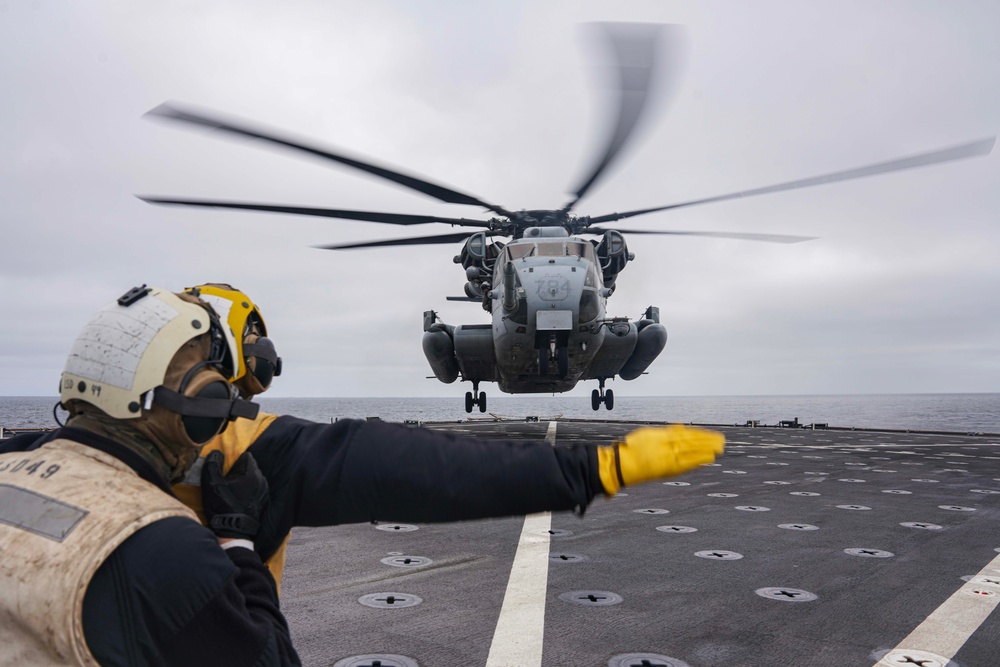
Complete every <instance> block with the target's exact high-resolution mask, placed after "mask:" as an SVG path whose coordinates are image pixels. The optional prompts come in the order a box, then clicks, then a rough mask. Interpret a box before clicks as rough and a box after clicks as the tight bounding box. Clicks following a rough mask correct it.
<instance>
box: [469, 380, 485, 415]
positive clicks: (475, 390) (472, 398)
mask: <svg viewBox="0 0 1000 667" xmlns="http://www.w3.org/2000/svg"><path fill="white" fill-rule="evenodd" d="M476 405H478V406H479V411H480V412H486V392H485V391H479V382H477V381H475V380H473V382H472V391H467V392H465V411H466V412H472V408H473V406H476Z"/></svg>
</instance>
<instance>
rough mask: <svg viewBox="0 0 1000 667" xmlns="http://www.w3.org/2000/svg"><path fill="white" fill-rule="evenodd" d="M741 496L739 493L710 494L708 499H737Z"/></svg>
mask: <svg viewBox="0 0 1000 667" xmlns="http://www.w3.org/2000/svg"><path fill="white" fill-rule="evenodd" d="M739 495H740V494H738V493H710V494H708V497H709V498H736V497H738V496H739Z"/></svg>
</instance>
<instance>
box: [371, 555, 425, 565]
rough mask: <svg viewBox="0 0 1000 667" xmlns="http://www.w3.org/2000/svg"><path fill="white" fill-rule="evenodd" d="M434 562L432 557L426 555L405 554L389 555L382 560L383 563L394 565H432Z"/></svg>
mask: <svg viewBox="0 0 1000 667" xmlns="http://www.w3.org/2000/svg"><path fill="white" fill-rule="evenodd" d="M433 562H434V561H432V560H431V559H430V558H425V557H424V556H403V555H399V556H389V557H388V558H383V559H382V560H381V563H382V564H383V565H392V566H393V567H424V566H426V565H431V564H432V563H433Z"/></svg>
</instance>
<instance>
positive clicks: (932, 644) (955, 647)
mask: <svg viewBox="0 0 1000 667" xmlns="http://www.w3.org/2000/svg"><path fill="white" fill-rule="evenodd" d="M984 579H985V580H986V581H984ZM996 581H1000V556H997V557H996V558H994V559H993V560H992V561H990V562H989V563H988V564H987V565H986V567H984V568H983V569H982V570H980V571H979V574H978V575H976V577H975V578H974V579H973V580H972V581H969V582H968V583H966V584H965V585H964V586H962V587H961V588H959V589H958V590H957V591H955V593H954V594H952V596H951V597H950V598H948V599H947V600H945V601H944V603H942V604H941V606H940V607H938V608H937V609H935V610H934V611H933V612H932V613H931V615H930V616H928V617H927V618H925V619H924V621H923V623H921V624H920V625H918V626H917V627H916V628H915V629H914V630H913V632H911V633H910V634H909V635H907V637H906V638H905V639H904V640H903V641H901V642H899V644H898V645H897V646H896V648H894V649H892V650H891V651H889V653H887V654H886V655H885V657H883V658H882V659H881V660H879V661H878V662H877V663H876V664H875V667H885V665H905V664H907V663H906V662H905V655H906V652H907V651H914V653H915V655H914V657H923V658H926V657H930V656H925V655H922V654H926V653H931V654H933V655H934V656H940V657H941V658H943V659H944V660H945V661H946V662H947V661H948V660H951V659H952V658H953V657H955V654H956V653H958V651H959V649H961V648H962V645H963V644H965V642H966V641H967V640H968V639H969V637H971V636H972V633H974V632H975V631H976V630H977V629H978V628H979V626H980V625H982V624H983V621H985V620H986V617H987V616H989V615H990V612H992V611H993V610H994V609H996V607H997V604H998V603H1000V585H998V584H995V583H990V582H996Z"/></svg>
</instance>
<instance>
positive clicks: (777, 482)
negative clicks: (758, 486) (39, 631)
mask: <svg viewBox="0 0 1000 667" xmlns="http://www.w3.org/2000/svg"><path fill="white" fill-rule="evenodd" d="M764 483H765V484H779V485H783V484H791V482H782V481H780V480H774V481H771V482H764Z"/></svg>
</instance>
